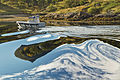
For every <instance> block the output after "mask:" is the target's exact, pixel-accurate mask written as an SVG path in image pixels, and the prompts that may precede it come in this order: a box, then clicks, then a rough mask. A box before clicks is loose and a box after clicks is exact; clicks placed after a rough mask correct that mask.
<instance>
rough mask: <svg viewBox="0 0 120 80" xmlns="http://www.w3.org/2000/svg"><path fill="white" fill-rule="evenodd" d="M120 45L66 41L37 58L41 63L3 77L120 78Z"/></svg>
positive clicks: (55, 78)
mask: <svg viewBox="0 0 120 80" xmlns="http://www.w3.org/2000/svg"><path fill="white" fill-rule="evenodd" d="M119 53H120V49H118V48H116V47H113V46H111V45H109V44H106V43H103V42H102V41H99V40H88V41H85V42H83V43H82V44H79V45H75V44H64V45H62V46H60V47H58V48H56V49H54V50H53V51H51V52H50V53H48V54H47V55H45V56H44V57H42V58H40V59H38V60H37V61H39V62H42V63H44V64H43V65H40V66H39V67H36V68H34V69H31V70H26V71H24V72H22V73H15V74H13V75H5V76H1V77H0V79H3V80H7V79H23V80H27V79H30V80H33V79H34V80H37V79H54V80H63V79H64V80H69V79H70V80H76V79H78V80H88V79H90V80H119V79H120V77H119V76H120V72H119V70H120V54H119Z"/></svg>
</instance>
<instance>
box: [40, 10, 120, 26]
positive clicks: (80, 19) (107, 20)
mask: <svg viewBox="0 0 120 80" xmlns="http://www.w3.org/2000/svg"><path fill="white" fill-rule="evenodd" d="M41 20H42V21H50V23H51V22H54V20H55V23H56V20H57V22H59V23H60V22H62V21H64V22H67V23H68V22H70V23H71V21H72V22H74V23H76V22H77V23H79V24H82V25H120V14H96V15H92V14H88V13H86V12H71V13H61V14H58V13H49V14H46V15H42V16H41Z"/></svg>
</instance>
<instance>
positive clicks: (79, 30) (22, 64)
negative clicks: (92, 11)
mask: <svg viewBox="0 0 120 80" xmlns="http://www.w3.org/2000/svg"><path fill="white" fill-rule="evenodd" d="M42 30H43V31H44V30H45V31H49V32H52V31H53V32H55V33H52V34H53V35H51V34H49V33H47V34H41V35H35V36H31V37H28V38H26V39H20V40H16V41H11V42H6V43H2V44H0V54H1V55H0V74H6V73H14V72H21V71H24V70H26V69H30V68H33V67H36V66H39V65H40V62H39V61H38V60H39V59H38V60H37V61H35V62H34V63H31V62H29V61H24V60H22V59H19V58H17V57H15V55H14V52H15V50H16V49H17V48H19V47H20V46H21V45H29V44H34V43H39V42H44V41H48V40H54V39H57V38H59V37H60V35H61V34H62V35H69V36H84V35H91V34H92V35H98V34H101V35H120V26H70V27H67V26H66V27H57V26H55V27H54V26H53V27H52V26H49V27H46V28H42ZM57 31H59V32H57ZM26 32H27V31H26ZM26 32H16V33H10V34H4V35H2V36H10V35H17V34H24V33H26ZM38 32H39V31H38ZM58 35H59V36H58ZM108 37H111V36H108ZM117 39H120V38H119V37H117Z"/></svg>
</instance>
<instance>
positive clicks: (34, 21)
mask: <svg viewBox="0 0 120 80" xmlns="http://www.w3.org/2000/svg"><path fill="white" fill-rule="evenodd" d="M16 23H17V24H18V28H19V29H18V30H33V31H34V30H38V29H40V28H43V27H45V22H40V20H39V16H38V15H36V16H32V17H29V20H28V21H16Z"/></svg>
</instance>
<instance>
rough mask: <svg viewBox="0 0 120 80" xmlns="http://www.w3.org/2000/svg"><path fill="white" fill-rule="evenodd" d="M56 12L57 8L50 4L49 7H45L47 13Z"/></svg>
mask: <svg viewBox="0 0 120 80" xmlns="http://www.w3.org/2000/svg"><path fill="white" fill-rule="evenodd" d="M56 10H57V8H56V7H55V6H54V5H52V4H50V6H48V7H47V11H48V12H53V11H56Z"/></svg>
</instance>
